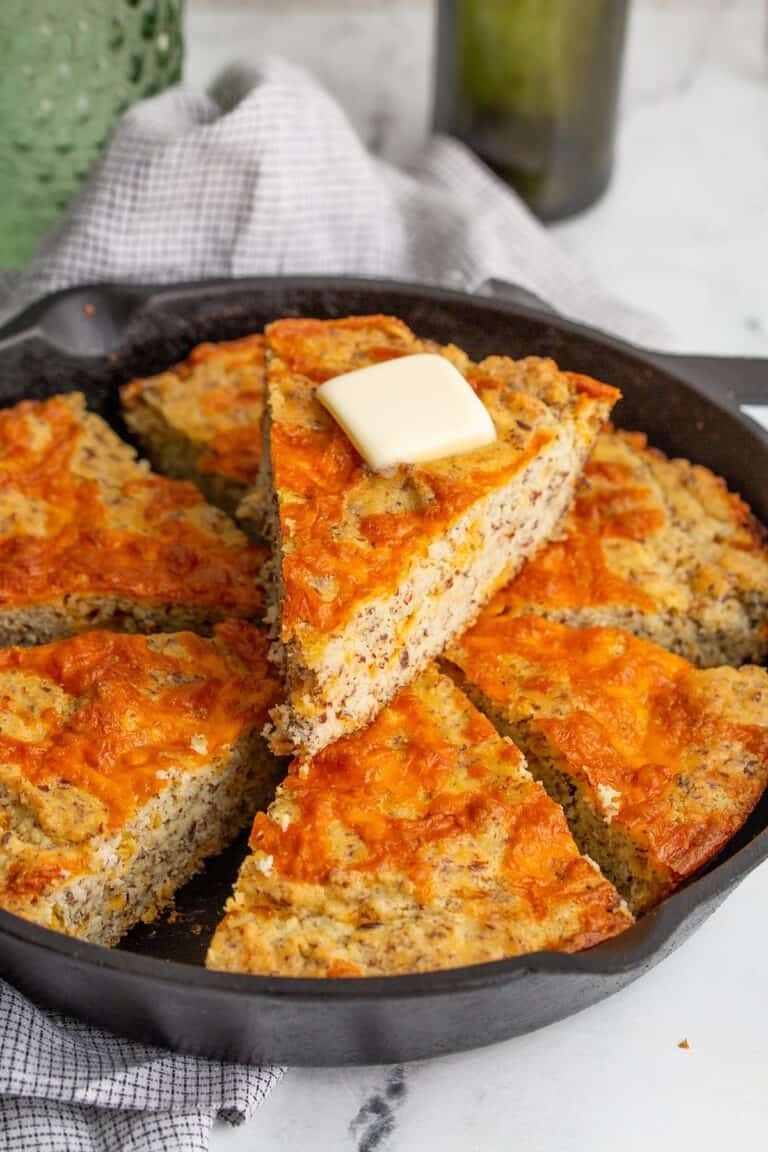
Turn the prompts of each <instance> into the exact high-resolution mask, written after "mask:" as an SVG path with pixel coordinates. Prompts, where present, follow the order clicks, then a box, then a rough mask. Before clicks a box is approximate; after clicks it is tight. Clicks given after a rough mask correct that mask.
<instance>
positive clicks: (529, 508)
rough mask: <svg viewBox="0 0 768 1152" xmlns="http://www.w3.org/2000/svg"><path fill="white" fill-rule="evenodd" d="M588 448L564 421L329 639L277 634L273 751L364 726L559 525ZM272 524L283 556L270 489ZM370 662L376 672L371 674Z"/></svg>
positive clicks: (271, 611) (311, 748) (277, 583)
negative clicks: (281, 688) (278, 692)
mask: <svg viewBox="0 0 768 1152" xmlns="http://www.w3.org/2000/svg"><path fill="white" fill-rule="evenodd" d="M268 421H269V414H267V416H266V419H265V423H268ZM267 434H268V429H267ZM588 447H589V443H588V442H587V443H584V436H583V434H580V432H579V430H578V428H577V425H576V424H575V423H574V424H568V425H564V426H563V427H561V428H560V429H559V431H558V434H557V435H556V436H555V437H554V438H553V439H552V441H550V443H549V444H548V445H547V446H546V447H545V448H543V449H542V450H541V452H539V453H538V454H537V455H536V456H535V457H534V458H533V459H532V460H531V461H529V462H528V463H527V464H526V466H525V467H524V468H522V469H521V470H520V471H519V472H518V473H517V474H516V475H515V476H514V478H513V479H512V480H511V481H509V482H508V483H507V484H505V485H503V486H501V487H499V488H497V489H496V490H495V491H494V492H492V493H491V494H490V495H489V496H486V497H485V498H484V499H482V500H479V501H477V502H476V503H475V504H473V505H472V507H470V508H469V510H468V511H467V512H465V513H464V515H463V516H461V517H460V518H459V519H458V520H457V521H456V522H455V523H454V524H453V525H452V526H451V527H450V528H449V529H448V531H447V533H446V534H445V535H444V536H442V537H440V538H438V539H437V540H433V541H432V542H431V544H430V546H429V548H428V550H427V553H426V556H424V557H422V558H419V559H417V560H415V561H414V562H413V563H412V564H411V566H410V568H409V570H408V571H407V572H406V573H405V574H404V576H403V578H402V579H401V581H400V583H399V586H398V588H397V590H396V591H395V592H394V593H393V594H392V595H389V596H386V597H380V598H379V599H373V600H369V601H367V602H365V603H364V604H362V605H361V606H360V608H359V609H358V610H357V611H356V612H355V613H354V615H353V616H352V618H351V619H350V620H349V621H348V622H347V623H346V625H345V626H343V627H342V628H341V629H338V630H337V631H336V632H334V633H333V634H332V635H330V636H328V637H327V638H326V637H324V638H323V641H324V642H323V644H322V646H321V648H320V650H317V647H318V646H317V645H315V648H316V650H315V651H314V652H313V651H311V650H310V648H309V646H308V645H306V644H303V643H302V642H301V641H300V640H299V639H292V640H290V641H289V642H288V644H287V645H285V646H283V644H282V643H281V642H280V641H277V642H276V643H275V645H274V646H273V658H274V659H275V662H276V663H277V664H278V665H279V666H280V668H281V671H282V674H283V676H284V677H285V679H286V682H287V684H286V697H287V699H286V703H284V704H281V705H278V706H277V707H276V708H274V709H273V710H272V711H271V713H270V716H271V720H272V724H273V727H272V728H271V729H269V730H268V735H269V738H270V747H271V748H272V750H273V751H274V752H276V753H279V754H283V753H286V752H289V751H294V752H301V753H302V754H313V753H315V752H317V751H319V750H320V749H322V748H324V747H325V746H326V745H328V744H330V743H331V742H332V741H334V740H336V739H338V738H339V737H340V736H342V735H345V734H347V733H349V732H352V731H355V730H357V729H358V728H360V727H362V726H363V725H365V724H366V723H367V722H368V721H370V720H371V719H372V718H373V716H374V715H375V714H376V713H377V712H378V711H379V710H380V709H381V708H382V707H383V706H384V705H385V704H386V703H387V701H388V700H390V699H391V698H392V697H393V696H394V695H395V693H396V692H398V691H399V689H400V688H402V687H404V686H405V684H407V683H408V682H409V681H410V680H412V679H413V677H414V676H415V675H416V674H417V673H418V672H420V671H421V670H422V669H423V668H424V667H426V665H427V663H428V662H429V661H430V660H431V659H433V658H434V657H435V656H437V655H439V653H440V652H441V651H442V650H443V649H444V648H445V646H446V645H447V644H448V643H450V641H451V640H452V639H453V638H454V637H456V636H458V635H459V634H461V633H462V632H463V631H464V630H465V629H466V628H467V627H469V625H470V624H472V623H473V621H474V620H475V619H476V617H477V615H478V614H479V612H480V611H481V609H482V608H483V606H484V605H485V604H486V603H487V601H488V600H489V599H490V597H491V596H492V595H493V593H494V592H496V591H497V590H498V589H499V588H500V587H501V586H502V585H503V584H504V583H506V582H507V580H509V579H510V578H511V577H512V576H513V575H514V573H515V572H516V571H517V570H518V569H519V568H520V566H521V565H522V563H523V562H524V560H525V559H526V558H527V557H528V556H529V555H530V554H531V553H532V552H533V551H534V550H535V548H537V547H538V546H539V545H540V544H541V543H543V542H544V541H545V540H547V539H548V538H549V537H551V536H552V535H553V533H554V532H555V531H556V530H557V527H558V525H559V524H560V522H561V521H562V519H563V517H564V516H565V514H566V512H567V510H568V507H569V505H570V502H571V499H572V497H573V492H574V487H575V482H576V478H577V476H578V474H579V472H580V470H581V466H582V463H583V458H584V456H585V455H586V452H587V450H588ZM266 479H267V480H268V481H269V480H271V477H270V476H269V473H267V477H266ZM273 491H274V490H273ZM268 529H269V534H270V537H271V540H272V552H273V556H275V557H276V556H280V555H281V554H282V553H281V551H280V549H281V540H280V528H279V514H278V507H277V497H276V496H274V495H273V497H272V500H271V502H270V505H269V512H268ZM495 542H496V543H495ZM494 544H495V546H494ZM281 567H282V565H281V564H280V563H279V562H278V561H273V563H272V565H271V566H270V568H269V579H268V580H267V581H266V587H267V589H268V591H267V597H268V600H269V607H268V619H269V620H270V621H271V622H272V625H273V627H275V624H276V622H277V621H279V619H280V606H281V604H282V600H283V589H282V586H281V579H280V573H281ZM351 654H353V655H352V656H351ZM371 667H373V668H375V669H376V671H377V672H378V673H379V675H377V676H375V677H371V676H370V674H369V671H368V670H369V668H371ZM382 674H383V675H382Z"/></svg>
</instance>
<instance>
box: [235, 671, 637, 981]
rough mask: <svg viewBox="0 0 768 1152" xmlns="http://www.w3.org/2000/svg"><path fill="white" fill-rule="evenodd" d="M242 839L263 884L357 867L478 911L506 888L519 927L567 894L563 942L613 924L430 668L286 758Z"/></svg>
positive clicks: (533, 803)
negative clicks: (308, 750)
mask: <svg viewBox="0 0 768 1152" xmlns="http://www.w3.org/2000/svg"><path fill="white" fill-rule="evenodd" d="M251 847H252V849H253V850H254V852H257V853H260V854H261V855H260V857H259V859H262V860H267V861H268V866H265V868H264V873H265V878H264V884H265V885H266V886H269V884H271V883H283V882H285V881H288V882H293V883H298V884H301V885H306V884H309V885H329V884H330V885H335V886H339V885H346V884H347V883H349V884H350V885H352V886H353V888H354V883H355V881H353V879H352V877H354V876H355V875H357V876H358V877H359V878H360V880H361V881H362V882H364V883H368V884H373V885H380V884H390V883H393V884H396V885H397V886H398V888H399V886H400V885H405V886H406V890H408V891H411V892H413V893H414V897H415V899H416V900H417V902H418V903H419V904H420V905H422V906H424V907H425V908H427V907H429V906H430V905H438V904H441V903H442V902H443V901H445V902H446V903H447V905H450V902H451V899H454V898H455V899H456V900H458V901H461V902H462V905H463V907H464V909H465V910H467V911H468V912H471V914H472V916H473V917H475V918H476V919H477V921H478V922H479V923H482V922H483V920H484V918H488V919H489V920H491V921H492V920H493V919H494V918H495V916H497V915H498V906H499V900H500V897H499V891H503V892H506V893H507V894H510V893H512V894H514V899H515V900H516V901H518V907H519V909H520V915H521V921H520V924H519V926H518V930H519V932H520V936H521V938H522V937H523V935H524V934H525V927H526V924H527V925H528V926H529V927H530V925H531V924H532V923H537V924H539V925H540V924H548V925H549V929H550V930H551V929H552V927H553V925H555V923H556V916H557V910H558V909H559V908H561V907H562V906H564V905H567V906H569V907H570V914H572V915H573V917H574V919H575V921H576V922H578V930H577V931H576V932H575V934H574V935H573V936H572V937H571V938H569V940H568V941H565V942H563V946H565V947H573V948H576V947H585V946H586V942H593V937H594V938H595V939H597V938H602V937H603V936H604V935H607V934H611V933H612V932H614V931H616V930H617V928H619V927H621V926H623V925H624V924H625V923H626V913H624V912H620V910H619V900H618V897H617V895H616V893H615V892H614V891H613V890H612V889H611V888H610V886H609V885H607V884H606V882H605V881H604V880H602V878H601V877H600V876H599V875H598V874H596V872H595V869H594V867H593V866H592V865H591V864H590V863H589V862H588V861H587V860H585V859H584V858H583V857H582V856H580V855H579V853H578V850H577V848H576V845H575V844H574V842H573V840H572V838H571V835H570V833H569V831H568V827H567V825H566V822H565V819H564V817H563V813H562V810H561V809H560V808H559V807H558V806H557V805H555V804H553V803H552V801H551V800H549V798H548V797H547V795H546V793H545V792H544V790H543V788H541V786H540V785H538V784H536V783H534V782H533V781H532V780H531V778H530V776H529V775H528V773H527V772H525V770H524V761H523V758H522V756H521V754H520V752H519V751H518V749H517V748H516V747H515V746H514V745H513V744H512V743H511V742H509V741H503V740H501V739H500V738H499V737H498V736H497V735H496V733H495V731H494V730H493V728H492V727H491V725H490V724H489V723H488V721H487V720H485V719H484V717H482V716H481V715H480V713H478V712H477V711H476V710H475V709H474V708H473V706H472V705H471V704H470V703H469V701H468V700H467V699H466V697H465V696H464V695H463V694H462V693H460V692H459V691H458V689H456V688H455V686H453V685H452V684H451V683H450V682H449V681H448V680H447V679H446V678H445V677H441V676H439V675H438V673H437V672H436V671H435V669H434V668H430V669H428V670H427V671H426V672H425V673H424V674H422V676H420V677H419V678H418V679H417V680H416V681H415V682H414V683H413V684H412V685H410V686H409V687H408V688H407V689H405V690H404V691H402V692H401V693H400V694H399V695H398V696H397V697H396V698H395V700H394V701H393V702H392V703H390V704H389V705H388V707H387V708H386V709H384V710H383V711H382V712H381V713H379V715H378V716H377V718H376V719H375V720H374V721H373V723H372V724H371V725H370V726H369V727H368V728H367V729H365V730H364V731H362V732H359V733H356V734H355V735H353V736H349V737H345V738H343V739H341V740H339V741H337V742H336V743H335V744H333V745H331V746H330V747H328V748H326V749H324V750H323V751H322V752H320V753H318V754H317V755H315V756H314V757H313V758H312V759H311V760H309V761H302V760H297V761H294V763H293V764H292V765H291V768H290V771H289V774H288V777H287V779H286V781H285V782H284V783H283V785H282V786H281V788H280V790H279V793H278V799H277V801H276V802H275V804H274V805H273V806H272V808H271V809H270V812H269V814H267V813H260V814H259V815H258V816H257V817H256V820H255V822H254V826H253V831H252V834H251ZM345 876H346V877H348V878H349V879H345ZM523 910H524V911H523ZM573 923H574V921H571V931H572V930H573ZM393 928H394V925H393ZM330 974H331V975H334V974H336V975H343V974H353V973H349V972H344V973H342V972H331V973H330Z"/></svg>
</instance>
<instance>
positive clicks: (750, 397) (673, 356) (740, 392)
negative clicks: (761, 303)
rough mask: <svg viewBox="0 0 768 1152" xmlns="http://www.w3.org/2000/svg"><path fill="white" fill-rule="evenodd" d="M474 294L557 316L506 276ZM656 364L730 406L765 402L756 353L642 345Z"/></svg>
mask: <svg viewBox="0 0 768 1152" xmlns="http://www.w3.org/2000/svg"><path fill="white" fill-rule="evenodd" d="M477 292H478V295H481V296H493V297H494V298H495V299H497V300H508V301H510V303H513V304H520V305H522V306H523V307H525V308H533V309H535V310H536V311H537V312H540V313H542V314H543V315H545V316H560V315H561V313H559V312H558V311H557V309H556V308H553V307H552V305H551V304H549V303H547V301H546V300H543V299H542V298H541V297H540V296H537V295H536V294H535V293H534V292H530V291H529V290H528V289H527V288H522V287H521V286H520V285H519V284H513V283H512V282H511V281H508V280H496V279H490V280H484V281H483V283H482V284H481V285H480V286H479V288H478V289H477ZM643 351H644V353H645V354H646V355H648V356H649V357H650V358H651V359H652V360H654V361H655V363H656V364H658V366H659V367H660V368H662V369H663V370H664V371H666V372H671V373H672V374H673V375H675V376H682V378H683V379H684V380H690V381H691V382H692V383H693V384H696V385H697V386H698V387H700V388H703V389H704V390H705V391H707V392H709V393H711V394H712V395H713V396H717V397H718V399H719V400H720V401H723V400H726V401H727V402H728V403H729V404H731V405H732V406H733V407H734V408H737V409H740V408H741V407H742V405H747V406H750V405H755V406H759V405H768V358H765V357H763V358H761V357H758V356H753V357H750V356H697V355H689V354H680V353H676V352H654V351H650V350H647V349H643Z"/></svg>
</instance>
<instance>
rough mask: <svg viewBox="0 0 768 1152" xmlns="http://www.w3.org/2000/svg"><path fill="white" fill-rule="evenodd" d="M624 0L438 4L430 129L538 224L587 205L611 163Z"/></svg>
mask: <svg viewBox="0 0 768 1152" xmlns="http://www.w3.org/2000/svg"><path fill="white" fill-rule="evenodd" d="M627 9H628V0H440V8H439V19H438V48H437V77H436V94H435V128H436V129H437V130H438V131H441V132H448V133H451V134H452V135H454V136H458V137H459V139H461V140H463V141H464V142H465V143H466V144H468V145H469V147H470V148H472V149H473V150H474V151H475V152H476V153H477V155H478V156H479V157H480V158H481V159H482V160H484V161H485V163H486V164H488V165H489V167H491V168H492V169H493V170H494V171H495V172H497V173H498V175H500V176H501V177H502V178H503V179H504V180H506V181H507V182H508V183H510V184H511V185H512V186H513V187H514V188H515V189H517V191H518V192H519V193H520V195H521V196H522V197H523V198H524V199H525V200H526V201H527V202H528V204H529V205H530V206H531V208H532V209H533V210H534V212H536V213H537V215H538V216H540V217H541V218H542V219H544V220H555V219H559V218H561V217H563V216H568V215H570V214H572V213H574V212H578V211H580V210H581V209H583V208H586V207H587V206H588V205H589V204H591V203H592V201H594V200H595V199H597V197H598V196H599V195H600V194H601V193H602V192H603V191H604V189H605V187H606V186H607V184H608V181H609V180H610V175H611V168H612V164H613V142H614V135H615V125H616V109H617V103H618V94H619V86H620V79H621V64H622V56H623V47H624V39H625V28H626V20H627Z"/></svg>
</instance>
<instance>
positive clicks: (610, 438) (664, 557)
mask: <svg viewBox="0 0 768 1152" xmlns="http://www.w3.org/2000/svg"><path fill="white" fill-rule="evenodd" d="M739 588H745V589H748V588H755V589H757V590H759V591H760V593H761V595H765V592H766V588H768V562H767V561H766V556H765V549H764V544H763V540H762V534H761V531H760V528H759V526H758V525H757V524H756V522H755V520H754V518H753V517H752V515H751V513H750V511H749V508H748V507H747V506H746V504H744V502H743V501H742V500H740V499H739V497H738V496H735V495H734V494H733V493H730V492H728V490H727V488H726V487H725V485H724V484H723V482H722V481H721V480H720V479H719V478H718V477H716V476H714V475H713V474H712V473H711V472H709V471H708V470H707V469H705V468H701V467H698V466H695V465H690V464H688V463H687V461H684V460H668V459H667V458H666V457H665V456H663V455H662V453H660V452H656V451H654V450H653V449H649V448H648V447H647V444H646V439H645V437H644V436H642V435H640V434H639V433H628V432H617V431H614V430H607V431H605V432H603V433H601V434H600V435H599V436H598V438H597V440H596V442H595V446H594V448H593V450H592V454H591V456H590V458H589V460H588V461H587V464H586V467H585V469H584V473H583V477H582V480H581V483H580V485H579V488H578V490H577V495H576V498H575V500H574V503H573V506H572V509H571V512H570V514H569V516H568V518H567V520H566V522H565V525H564V529H563V532H562V536H561V538H560V539H558V540H554V541H551V542H550V543H549V544H547V545H546V546H545V547H544V548H542V549H541V550H540V551H539V552H537V554H536V555H535V556H534V557H533V558H532V559H530V560H528V561H527V563H526V564H525V565H524V566H523V568H522V569H521V571H520V572H519V573H518V575H517V576H516V577H515V579H514V580H513V581H512V582H511V583H510V584H509V585H508V587H507V589H506V590H505V593H504V598H503V602H504V604H505V605H506V607H507V608H509V609H517V611H519V612H524V611H526V610H527V611H541V612H553V611H554V612H556V611H558V610H562V611H565V612H567V611H568V610H569V609H571V610H572V609H589V608H599V607H602V606H610V605H613V606H618V607H622V608H623V607H626V608H629V609H633V610H635V611H639V612H641V613H652V612H658V611H663V610H664V609H665V608H666V609H671V610H672V611H677V612H680V613H685V614H689V615H690V616H691V617H692V618H706V617H707V615H708V614H709V615H711V612H712V607H713V605H715V604H717V602H718V601H720V602H721V603H723V602H724V601H725V599H726V598H727V597H729V596H733V595H734V594H736V593H737V591H738V589H739ZM724 623H725V622H724Z"/></svg>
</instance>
